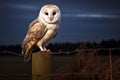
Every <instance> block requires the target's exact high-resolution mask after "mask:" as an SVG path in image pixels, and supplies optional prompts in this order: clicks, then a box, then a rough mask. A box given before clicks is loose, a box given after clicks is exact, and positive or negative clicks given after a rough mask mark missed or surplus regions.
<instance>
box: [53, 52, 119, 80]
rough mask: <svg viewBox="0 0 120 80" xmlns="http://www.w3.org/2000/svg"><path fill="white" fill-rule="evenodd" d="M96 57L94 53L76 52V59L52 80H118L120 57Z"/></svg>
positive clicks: (61, 69)
mask: <svg viewBox="0 0 120 80" xmlns="http://www.w3.org/2000/svg"><path fill="white" fill-rule="evenodd" d="M114 58H115V56H110V55H108V56H98V55H97V52H96V51H89V52H84V51H83V52H78V53H77V55H76V58H75V59H74V60H73V61H72V62H71V63H70V64H67V65H65V66H64V67H62V68H60V69H59V70H58V71H57V72H56V73H57V74H64V75H58V76H55V77H54V80H119V79H120V56H119V57H118V56H117V58H115V59H114Z"/></svg>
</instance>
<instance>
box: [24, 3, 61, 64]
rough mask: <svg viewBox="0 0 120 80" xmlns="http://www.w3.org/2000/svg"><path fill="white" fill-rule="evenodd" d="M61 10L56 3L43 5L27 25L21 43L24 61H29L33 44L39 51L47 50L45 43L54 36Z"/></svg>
mask: <svg viewBox="0 0 120 80" xmlns="http://www.w3.org/2000/svg"><path fill="white" fill-rule="evenodd" d="M60 19H61V12H60V9H59V7H58V6H57V5H54V4H47V5H44V6H43V7H42V8H41V10H40V12H39V15H38V17H37V19H35V20H33V21H32V22H31V24H30V25H29V29H28V32H27V34H26V36H25V38H24V40H23V43H22V54H23V55H24V60H25V62H27V61H29V59H30V56H31V54H32V51H33V47H34V46H38V47H39V49H40V50H41V51H48V50H47V49H46V48H45V45H46V44H47V43H48V42H49V41H50V40H51V39H52V38H54V37H55V36H56V34H57V31H58V29H59V24H60Z"/></svg>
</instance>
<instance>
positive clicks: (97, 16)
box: [63, 13, 120, 18]
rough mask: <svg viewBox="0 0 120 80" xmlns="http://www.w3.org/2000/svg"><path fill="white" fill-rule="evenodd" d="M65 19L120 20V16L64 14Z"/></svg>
mask: <svg viewBox="0 0 120 80" xmlns="http://www.w3.org/2000/svg"><path fill="white" fill-rule="evenodd" d="M63 17H77V18H120V15H111V14H86V13H84V14H80V13H79V14H63Z"/></svg>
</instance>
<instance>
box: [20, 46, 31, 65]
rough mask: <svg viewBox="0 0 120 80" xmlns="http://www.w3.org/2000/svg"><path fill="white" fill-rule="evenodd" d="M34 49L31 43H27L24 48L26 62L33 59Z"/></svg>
mask: <svg viewBox="0 0 120 80" xmlns="http://www.w3.org/2000/svg"><path fill="white" fill-rule="evenodd" d="M32 50H33V49H32V46H31V45H30V44H26V45H25V46H24V47H23V49H22V55H23V56H24V61H25V62H26V63H27V62H28V61H29V60H30V59H31V54H32Z"/></svg>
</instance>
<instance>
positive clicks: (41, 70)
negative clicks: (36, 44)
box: [32, 52, 52, 80]
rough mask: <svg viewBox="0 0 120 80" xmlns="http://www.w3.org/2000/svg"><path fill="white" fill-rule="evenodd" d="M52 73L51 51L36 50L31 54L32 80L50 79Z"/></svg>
mask: <svg viewBox="0 0 120 80" xmlns="http://www.w3.org/2000/svg"><path fill="white" fill-rule="evenodd" d="M51 73H52V54H51V52H37V53H33V54H32V80H50V79H51V77H50V76H49V75H48V74H51Z"/></svg>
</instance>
